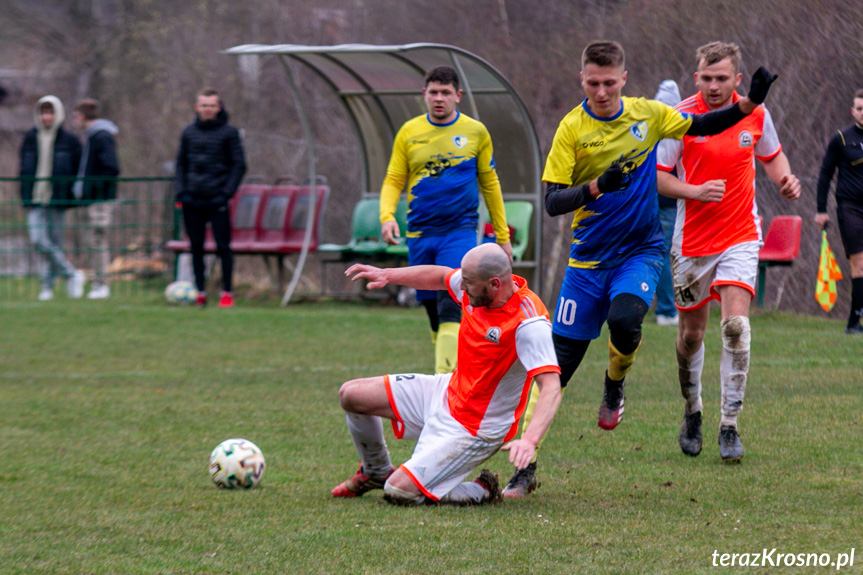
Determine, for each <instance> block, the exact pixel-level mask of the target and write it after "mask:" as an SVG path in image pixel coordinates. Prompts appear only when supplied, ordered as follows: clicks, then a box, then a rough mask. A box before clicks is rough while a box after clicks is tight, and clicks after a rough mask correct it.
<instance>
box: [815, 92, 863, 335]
mask: <svg viewBox="0 0 863 575" xmlns="http://www.w3.org/2000/svg"><path fill="white" fill-rule="evenodd" d="M852 104H853V105H852V106H851V117H852V118H854V122H853V123H852V124H851V125H849V126H845V127H844V128H842V129H841V130H838V131H837V132H836V134H834V135H833V138H831V139H830V143H829V144H828V145H827V152H826V153H825V154H824V159H823V160H822V162H821V171H820V173H819V174H818V196H817V202H818V204H817V213H816V214H815V223H816V224H818V225H819V226H821V227H822V228H823V227H824V226H826V225H827V224H828V223H830V215H829V214H828V213H827V197H828V196H829V195H830V183H831V182H832V181H833V174H834V173H835V172H836V170H837V169H838V170H839V176H838V177H837V180H836V219H837V220H838V221H839V235H840V237H841V238H842V246H843V247H844V248H845V255H846V256H847V257H848V261H849V262H850V263H851V311H850V312H849V314H848V324H847V326H846V327H845V333H847V334H848V335H863V324H861V323H860V322H861V320H863V90H857V91H856V92H855V93H854V98H853V99H852Z"/></svg>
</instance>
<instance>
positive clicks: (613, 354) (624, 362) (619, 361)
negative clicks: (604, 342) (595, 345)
mask: <svg viewBox="0 0 863 575" xmlns="http://www.w3.org/2000/svg"><path fill="white" fill-rule="evenodd" d="M638 347H641V342H638ZM638 347H636V348H635V351H633V352H632V353H630V354H629V355H623V354H622V353H620V351H618V349H617V348H616V347H614V344H613V343H611V338H609V339H608V379H610V380H611V381H620V380H621V379H623V378H624V377H626V374H627V373H629V370H630V369H631V368H632V364H633V363H634V362H635V354H636V352H637V351H638Z"/></svg>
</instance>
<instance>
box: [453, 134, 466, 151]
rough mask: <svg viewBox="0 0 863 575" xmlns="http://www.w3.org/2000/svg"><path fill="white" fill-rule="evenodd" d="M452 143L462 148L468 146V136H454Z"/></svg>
mask: <svg viewBox="0 0 863 575" xmlns="http://www.w3.org/2000/svg"><path fill="white" fill-rule="evenodd" d="M452 143H453V144H455V147H456V148H458V149H459V150H461V149H462V148H464V147H465V146H467V136H453V137H452Z"/></svg>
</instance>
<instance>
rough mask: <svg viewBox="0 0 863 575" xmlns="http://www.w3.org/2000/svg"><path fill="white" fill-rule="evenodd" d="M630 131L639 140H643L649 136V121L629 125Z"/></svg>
mask: <svg viewBox="0 0 863 575" xmlns="http://www.w3.org/2000/svg"><path fill="white" fill-rule="evenodd" d="M629 133H630V134H632V137H633V138H635V139H636V140H638V141H639V142H643V141H644V138H646V137H647V122H638V123H637V124H633V125H631V126H630V127H629Z"/></svg>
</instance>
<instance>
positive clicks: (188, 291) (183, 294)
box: [165, 282, 198, 304]
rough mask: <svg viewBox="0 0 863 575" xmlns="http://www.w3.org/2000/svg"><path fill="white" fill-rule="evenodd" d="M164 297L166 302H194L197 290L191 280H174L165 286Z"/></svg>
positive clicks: (196, 297)
mask: <svg viewBox="0 0 863 575" xmlns="http://www.w3.org/2000/svg"><path fill="white" fill-rule="evenodd" d="M165 299H166V300H167V301H168V303H175V304H181V303H195V300H196V299H198V290H197V289H195V285H194V284H193V283H192V282H174V283H171V284H168V287H166V288H165Z"/></svg>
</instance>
